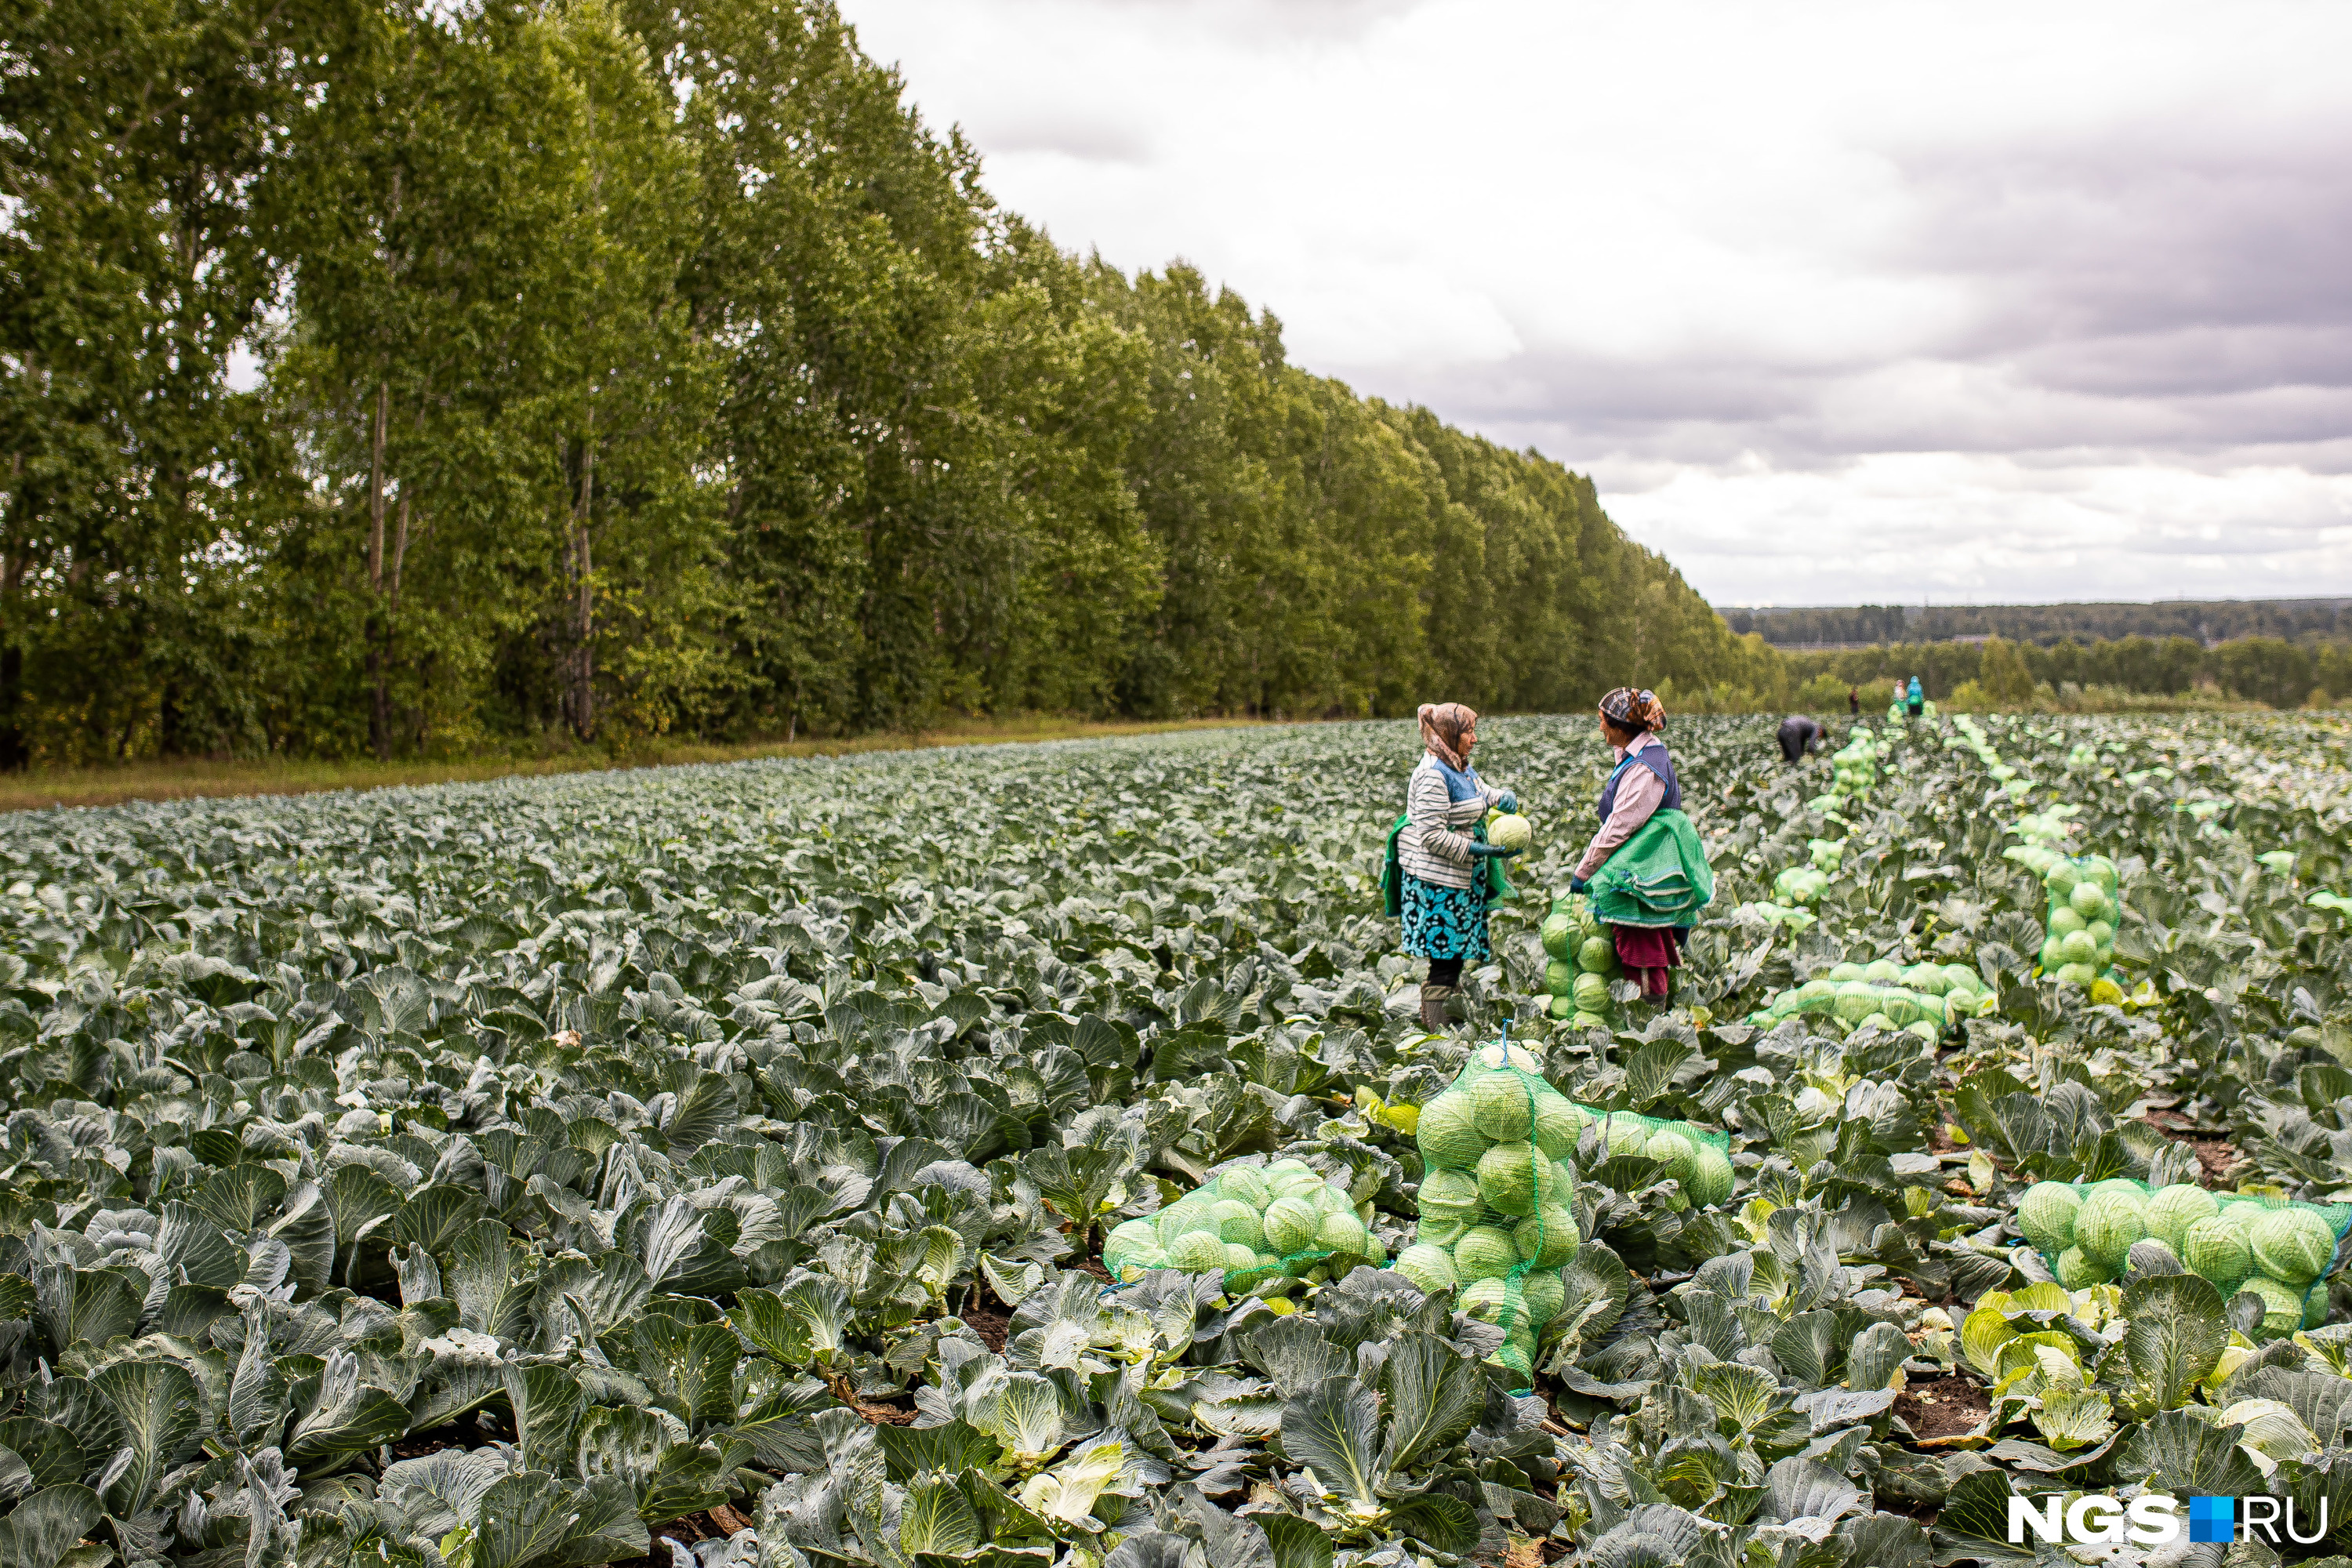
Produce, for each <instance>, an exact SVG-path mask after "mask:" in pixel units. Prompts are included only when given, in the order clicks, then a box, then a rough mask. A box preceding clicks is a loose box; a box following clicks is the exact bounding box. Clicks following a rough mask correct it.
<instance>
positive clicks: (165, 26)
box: [0, 0, 1774, 766]
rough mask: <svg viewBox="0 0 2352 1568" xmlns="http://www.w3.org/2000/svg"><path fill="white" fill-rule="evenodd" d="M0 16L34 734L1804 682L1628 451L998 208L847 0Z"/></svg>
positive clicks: (770, 730) (143, 747)
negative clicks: (1041, 229)
mask: <svg viewBox="0 0 2352 1568" xmlns="http://www.w3.org/2000/svg"><path fill="white" fill-rule="evenodd" d="M0 39H5V43H0V50H5V60H6V62H7V68H6V69H5V70H0V122H5V125H6V127H7V128H8V132H9V133H8V134H7V135H6V136H5V137H0V191H5V202H0V441H5V448H6V450H7V452H8V454H9V468H8V471H7V474H6V477H5V481H0V766H22V765H24V764H26V763H27V762H83V761H93V760H103V759H107V758H118V757H129V756H152V755H157V754H162V755H173V754H186V753H197V752H205V753H209V752H238V753H245V754H253V753H259V752H302V753H317V754H326V755H351V754H355V753H357V752H362V751H373V752H376V753H377V754H379V755H386V754H391V753H394V752H399V753H419V752H424V753H435V754H447V753H453V752H467V751H472V750H477V749H492V748H499V747H517V746H522V745H527V744H532V743H537V742H541V741H542V740H544V739H546V738H549V737H571V738H573V739H575V740H580V739H605V740H611V739H620V740H626V739H628V738H630V737H634V736H641V735H646V734H650V733H657V732H663V731H673V732H686V733H694V734H700V735H704V736H710V737H744V736H756V737H765V736H769V735H776V736H782V735H787V734H793V733H797V732H810V731H814V732H839V731H855V730H861V729H868V728H873V727H877V726H888V725H894V724H900V723H906V722H912V721H921V720H923V719H924V718H926V717H928V716H929V715H932V714H934V713H938V712H941V711H955V712H981V711H1005V710H1055V711H1064V712H1076V713H1087V714H1100V713H1120V714H1127V715H1135V716H1141V717H1160V716H1166V715H1175V714H1198V713H1251V714H1295V715H1325V714H1339V715H1364V714H1393V713H1397V712H1400V711H1410V710H1411V708H1412V705H1413V704H1415V703H1417V702H1419V701H1422V700H1428V699H1429V698H1430V697H1431V696H1432V695H1433V694H1435V695H1440V696H1442V697H1444V698H1445V699H1449V700H1464V701H1468V702H1471V703H1474V704H1476V705H1479V706H1484V707H1494V706H1500V707H1508V708H1514V709H1521V710H1561V709H1569V708H1577V707H1581V706H1582V705H1583V704H1584V703H1585V702H1586V701H1587V700H1590V698H1591V695H1592V694H1593V693H1595V692H1598V691H1601V690H1604V689H1607V688H1609V687H1611V686H1613V685H1616V684H1619V683H1620V682H1621V681H1622V679H1624V674H1623V672H1625V671H1628V670H1632V669H1635V668H1639V669H1642V670H1644V671H1647V672H1649V673H1648V675H1647V678H1646V679H1648V680H1649V682H1650V683H1651V684H1653V685H1655V684H1658V683H1659V682H1661V681H1666V680H1671V681H1673V682H1674V683H1675V689H1676V690H1677V691H1679V692H1681V693H1684V694H1687V695H1692V696H1696V695H1697V694H1700V693H1709V694H1712V693H1713V692H1715V691H1716V689H1726V690H1727V692H1745V691H1748V690H1751V689H1753V690H1760V691H1764V692H1766V693H1767V694H1768V695H1769V691H1770V690H1771V689H1772V687H1771V676H1772V672H1773V668H1774V667H1773V665H1772V661H1771V656H1770V655H1769V652H1768V651H1766V650H1764V649H1763V648H1762V646H1761V644H1760V642H1759V643H1756V644H1754V645H1752V646H1751V645H1743V644H1742V643H1740V642H1739V641H1738V639H1736V638H1734V637H1731V636H1730V634H1729V633H1728V632H1727V631H1726V630H1725V628H1724V626H1722V624H1721V622H1720V621H1719V620H1718V619H1717V617H1716V616H1714V615H1713V613H1712V612H1711V611H1709V610H1708V609H1707V608H1706V605H1704V604H1703V603H1701V602H1700V601H1699V600H1698V599H1697V597H1696V595H1694V594H1693V593H1692V592H1691V591H1690V590H1689V588H1688V587H1687V586H1686V585H1685V584H1684V583H1683V581H1682V579H1681V578H1680V577H1679V575H1677V574H1675V572H1674V570H1673V569H1672V568H1671V567H1670V566H1669V565H1668V564H1667V563H1665V562H1664V561H1663V560H1662V559H1660V558H1659V557H1657V556H1656V555H1654V554H1653V553H1651V552H1647V551H1644V550H1643V549H1641V548H1640V547H1638V546H1636V545H1634V544H1633V543H1632V542H1630V541H1628V540H1627V539H1626V538H1625V537H1624V536H1623V535H1622V533H1621V532H1620V531H1618V530H1617V529H1616V527H1615V526H1614V525H1613V524H1612V523H1611V522H1610V521H1609V520H1608V519H1607V518H1606V517H1605V516H1604V515H1603V514H1602V513H1601V510H1600V507H1599V505H1598V504H1597V502H1596V500H1595V499H1594V496H1593V490H1592V486H1591V482H1590V481H1589V480H1588V479H1584V478H1582V477H1580V476H1578V475H1575V474H1571V473H1570V472H1569V471H1568V470H1566V469H1565V468H1561V467H1560V466H1559V465H1558V464H1556V463H1553V462H1550V461H1548V460H1546V459H1544V458H1539V457H1537V456H1535V455H1533V454H1521V453H1514V452H1509V451H1506V450H1503V449H1501V448H1499V447H1495V446H1494V445H1492V444H1491V443H1488V442H1486V441H1482V440H1478V439H1476V438H1474V437H1469V436H1466V435H1465V434H1463V433H1462V432H1460V431H1458V430H1454V429H1452V428H1449V427H1447V426H1444V425H1443V424H1441V423H1440V422H1439V421H1438V420H1437V419H1435V418H1434V417H1433V416H1431V415H1429V414H1428V413H1426V412H1425V411H1423V410H1419V409H1410V408H1394V407H1391V406H1388V405H1383V404H1380V403H1377V402H1370V401H1367V400H1365V399H1361V398H1359V397H1357V396H1355V395H1353V394H1352V393H1350V392H1349V390H1348V388H1347V387H1345V386H1344V385H1341V384H1339V383H1337V382H1333V381H1329V380H1327V379H1323V378H1320V377H1317V376H1313V375H1310V374H1307V373H1306V372H1305V371H1303V370H1301V369H1299V368H1298V367H1297V366H1296V365H1293V364H1292V363H1289V362H1288V360H1287V359H1286V355H1285V352H1284V348H1283V342H1282V335H1281V330H1280V326H1279V323H1278V322H1277V321H1276V320H1275V319H1274V318H1273V317H1272V316H1271V315H1269V314H1267V313H1265V312H1263V311H1258V312H1253V311H1252V310H1251V309H1250V308H1249V307H1248V306H1247V305H1246V304H1244V302H1243V301H1242V300H1239V299H1237V298H1235V297H1234V295H1232V294H1230V293H1226V292H1220V291H1218V290H1216V289H1212V288H1211V287H1210V286H1209V284H1208V282H1207V281H1206V280H1205V279H1202V277H1201V276H1200V275H1199V274H1198V273H1197V272H1195V271H1193V270H1192V269H1191V268H1186V267H1184V266H1182V265H1181V264H1179V265H1175V266H1171V267H1170V268H1167V269H1166V270H1165V271H1164V272H1162V273H1159V274H1151V273H1145V274H1141V275H1138V276H1134V277H1129V276H1126V275H1123V274H1122V273H1120V272H1119V271H1118V270H1117V269H1115V268H1110V267H1108V266H1106V265H1104V264H1102V263H1101V262H1100V261H1099V260H1088V259H1083V258H1077V257H1074V256H1071V255H1067V254H1065V253H1063V252H1062V251H1060V250H1058V249H1056V248H1055V247H1054V246H1053V245H1051V244H1050V243H1049V242H1048V241H1047V240H1046V239H1045V237H1044V236H1042V235H1041V234H1039V233H1038V232H1037V231H1036V230H1034V228H1032V227H1030V226H1028V225H1026V224H1024V223H1023V222H1022V221H1021V220H1020V219H1019V218H1017V217H1015V216H1011V215H1009V214H1006V213H1003V212H1002V211H1000V210H998V209H997V208H996V207H995V206H994V205H992V202H991V200H990V198H989V196H988V195H987V193H986V192H985V190H984V189H983V188H982V185H981V184H980V178H979V163H978V160H977V158H976V156H975V155H974V153H972V151H971V148H969V147H968V146H966V145H965V144H964V143H963V142H961V140H960V139H959V138H957V137H955V136H953V135H950V136H947V137H944V138H943V137H941V136H939V135H937V134H935V133H933V132H931V131H929V130H927V129H926V128H925V126H924V125H923V123H922V122H921V121H920V120H919V117H918V116H917V115H916V113H915V112H914V111H913V110H911V109H910V108H909V107H908V105H907V104H906V103H905V102H904V101H903V99H902V84H901V82H900V81H899V80H898V78H897V77H896V76H895V75H894V74H893V73H891V72H889V71H887V70H885V69H883V68H880V67H878V66H877V65H876V64H875V63H874V62H873V61H871V60H869V59H867V58H865V57H864V56H863V55H862V54H860V53H859V51H858V49H857V47H856V39H855V37H854V36H853V35H852V34H851V32H850V31H849V29H848V28H847V27H846V26H845V25H844V24H843V23H842V21H841V19H840V17H839V16H837V15H836V14H835V11H834V9H833V7H832V6H831V5H829V4H827V3H825V0H800V3H797V4H786V5H774V4H772V3H770V0H698V3H696V4H694V5H686V6H666V5H646V4H641V3H637V0H617V3H616V0H564V3H562V4H555V5H541V4H536V3H532V4H523V3H520V0H485V3H483V4H479V5H459V6H445V5H426V4H423V3H422V0H298V3H296V4H293V5H285V4H279V3H278V0H269V3H267V4H264V3H261V0H158V3H156V4H152V5H133V6H130V7H128V8H126V7H125V6H123V5H118V4H110V3H108V0H63V3H61V4H54V5H52V4H47V3H42V4H18V5H14V6H12V7H10V8H9V10H8V12H7V14H6V23H5V26H0ZM247 373H251V374H247ZM255 379H258V385H253V384H252V383H253V382H254V380H255Z"/></svg>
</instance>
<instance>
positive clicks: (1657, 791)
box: [1576, 730, 1666, 881]
mask: <svg viewBox="0 0 2352 1568" xmlns="http://www.w3.org/2000/svg"><path fill="white" fill-rule="evenodd" d="M1661 743H1662V742H1660V741H1659V740H1658V738H1657V737H1656V736H1655V735H1653V734H1651V733H1650V732H1649V731H1646V730H1644V731H1643V732H1642V733H1640V734H1638V735H1636V736H1634V737H1633V744H1632V745H1630V746H1620V747H1618V748H1617V760H1618V761H1619V762H1621V763H1622V762H1623V761H1624V760H1625V759H1626V758H1627V757H1629V756H1631V755H1633V753H1634V752H1638V751H1641V750H1642V749H1643V748H1644V747H1646V746H1655V745H1658V744H1661ZM1665 799H1666V781H1665V780H1664V779H1662V778H1660V777H1659V776H1658V775H1657V774H1656V773H1654V772H1653V771H1652V770H1651V769H1649V768H1647V767H1638V768H1627V769H1626V770H1625V776H1624V777H1622V778H1621V779H1619V780H1618V781H1617V798H1616V800H1615V802H1613V803H1612V806H1611V809H1610V812H1609V820H1608V821H1606V822H1604V823H1602V824H1601V831H1600V832H1598V833H1596V834H1594V835H1593V836H1592V842H1591V844H1589V845H1587V846H1586V847H1585V850H1584V858H1583V859H1581V860H1580V861H1578V862H1577V863H1576V876H1577V879H1578V880H1579V881H1584V880H1588V879H1591V876H1592V873H1594V872H1595V871H1598V870H1599V869H1601V866H1602V865H1603V864H1605V863H1606V862H1607V861H1608V859H1609V857H1610V856H1612V855H1613V854H1615V853H1616V852H1617V846H1619V845H1620V844H1622V843H1624V842H1625V840H1627V839H1628V838H1631V837H1633V835H1634V834H1635V833H1637V832H1639V831H1640V830H1641V826H1642V824H1643V823H1645V822H1647V821H1649V820H1650V817H1651V816H1652V814H1653V813H1654V812H1655V811H1656V810H1657V809H1658V807H1659V806H1661V805H1664V804H1665Z"/></svg>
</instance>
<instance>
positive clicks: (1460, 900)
mask: <svg viewBox="0 0 2352 1568" xmlns="http://www.w3.org/2000/svg"><path fill="white" fill-rule="evenodd" d="M1402 903H1403V906H1404V950H1405V951H1406V952H1409V953H1412V955H1413V956H1414V957H1416V958H1459V959H1462V960H1464V961H1465V962H1466V963H1486V961H1487V960H1488V959H1490V958H1492V957H1494V956H1495V950H1494V948H1493V947H1492V946H1491V945H1489V943H1488V942H1487V941H1486V900H1485V899H1483V898H1482V897H1480V896H1479V892H1478V890H1477V889H1475V888H1444V887H1440V886H1438V884H1436V883H1435V882H1424V881H1423V880H1422V879H1420V878H1418V877H1416V876H1413V875H1412V873H1411V872H1407V873H1406V874H1405V879H1404V896H1403V899H1402Z"/></svg>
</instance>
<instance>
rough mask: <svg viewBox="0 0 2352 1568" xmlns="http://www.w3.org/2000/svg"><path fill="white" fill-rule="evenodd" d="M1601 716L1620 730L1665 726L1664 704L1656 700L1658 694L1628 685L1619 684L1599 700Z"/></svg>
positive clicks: (1660, 728)
mask: <svg viewBox="0 0 2352 1568" xmlns="http://www.w3.org/2000/svg"><path fill="white" fill-rule="evenodd" d="M1601 717H1602V718H1603V719H1606V720H1608V721H1610V722H1611V723H1612V724H1614V725H1616V726H1617V727H1618V728H1619V729H1621V730H1633V731H1642V730H1663V729H1664V728H1665V727H1666V706H1665V704H1664V703H1663V702H1661V701H1659V700H1658V694H1657V693H1656V692H1654V691H1636V690H1635V689H1633V688H1632V687H1630V686H1621V687H1619V688H1618V689H1616V690H1614V691H1612V692H1611V693H1610V694H1609V695H1608V696H1606V697H1604V698H1602V699H1601Z"/></svg>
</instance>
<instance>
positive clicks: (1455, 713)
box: [1421, 702, 1478, 773]
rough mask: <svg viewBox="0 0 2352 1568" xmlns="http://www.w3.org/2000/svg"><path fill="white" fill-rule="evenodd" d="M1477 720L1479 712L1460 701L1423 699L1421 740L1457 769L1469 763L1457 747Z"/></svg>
mask: <svg viewBox="0 0 2352 1568" xmlns="http://www.w3.org/2000/svg"><path fill="white" fill-rule="evenodd" d="M1477 722H1478V715H1477V714H1475V713H1474V712H1472V711H1471V710H1469V709H1467V708H1465V707H1464V706H1462V704H1460V703H1459V702H1424V703H1423V704H1422V705H1421V743H1422V744H1423V745H1424V746H1427V747H1428V748H1429V750H1430V752H1431V754H1432V755H1433V756H1435V757H1436V759H1437V760H1438V761H1439V762H1441V763H1444V764H1445V765H1446V766H1447V767H1449V768H1452V769H1453V770H1454V772H1455V773H1460V772H1462V771H1463V770H1464V769H1465V767H1466V766H1468V764H1467V763H1464V762H1463V760H1462V753H1461V752H1460V751H1459V750H1458V748H1459V747H1460V746H1461V744H1462V737H1463V736H1464V735H1465V734H1467V733H1468V732H1469V731H1470V727H1471V726H1472V725H1474V724H1475V723H1477Z"/></svg>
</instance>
